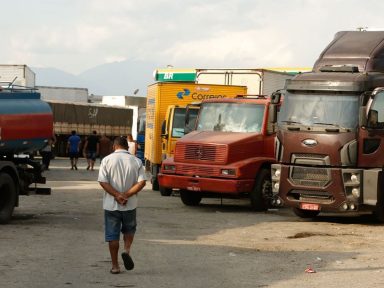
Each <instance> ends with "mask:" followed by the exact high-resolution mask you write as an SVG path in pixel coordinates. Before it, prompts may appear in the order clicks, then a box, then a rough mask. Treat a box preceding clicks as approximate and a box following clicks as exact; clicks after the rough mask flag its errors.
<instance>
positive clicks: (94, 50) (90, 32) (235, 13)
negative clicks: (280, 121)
mask: <svg viewBox="0 0 384 288" xmlns="http://www.w3.org/2000/svg"><path fill="white" fill-rule="evenodd" d="M180 4H181V3H180V2H179V1H177V0H143V1H133V0H109V1H108V2H107V4H106V1H105V0H89V1H77V0H51V1H48V0H36V1H27V0H14V1H8V2H7V3H3V4H2V10H3V11H11V10H12V9H14V8H15V7H18V10H17V13H18V14H17V20H15V18H14V15H13V13H3V14H4V15H3V16H2V22H3V26H2V27H0V33H1V34H2V42H3V43H6V45H2V46H1V47H0V63H16V64H17V63H25V64H29V65H31V66H45V67H56V68H60V69H63V70H65V71H68V72H73V73H79V72H81V71H84V70H87V69H89V68H92V67H94V66H97V65H100V64H103V63H105V62H111V61H112V62H113V61H122V60H125V59H131V60H143V61H144V60H145V61H152V62H156V63H159V62H162V63H165V64H169V63H171V64H173V65H176V66H182V65H185V66H188V67H197V68H201V67H205V68H207V67H208V68H210V66H211V65H212V66H213V65H214V66H216V67H218V66H220V67H229V66H233V67H235V66H236V67H260V66H276V65H277V66H281V65H290V66H303V65H304V66H310V65H312V64H313V62H314V61H315V60H316V58H317V57H318V55H319V54H320V52H321V50H322V49H323V48H324V47H325V45H326V44H327V43H328V42H329V41H330V40H331V39H332V37H333V35H334V33H335V32H336V31H339V30H353V29H356V28H357V27H360V26H363V27H366V26H367V27H382V26H383V25H382V23H381V19H380V17H377V11H381V10H382V8H384V2H382V1H379V0H366V1H360V0H322V1H318V0H316V1H315V0H290V1H286V0H274V1H267V0H236V1H233V0H210V1H206V0H183V1H182V5H180ZM31 12H32V13H31ZM15 21H17V22H16V23H15Z"/></svg>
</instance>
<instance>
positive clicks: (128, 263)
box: [121, 252, 135, 270]
mask: <svg viewBox="0 0 384 288" xmlns="http://www.w3.org/2000/svg"><path fill="white" fill-rule="evenodd" d="M121 258H123V261H124V267H125V269H127V270H132V269H133V268H134V267H135V264H134V263H133V260H132V258H131V256H129V254H128V253H127V252H123V253H121Z"/></svg>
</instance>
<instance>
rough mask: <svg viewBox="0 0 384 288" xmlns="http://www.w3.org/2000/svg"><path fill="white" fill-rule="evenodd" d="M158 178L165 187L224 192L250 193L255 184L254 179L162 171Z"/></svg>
mask: <svg viewBox="0 0 384 288" xmlns="http://www.w3.org/2000/svg"><path fill="white" fill-rule="evenodd" d="M158 179H159V184H160V186H162V187H165V188H176V189H185V190H189V191H195V192H212V193H223V194H240V193H249V192H251V191H252V189H253V186H254V184H255V180H254V179H219V178H202V177H190V176H182V175H175V174H162V173H159V174H158Z"/></svg>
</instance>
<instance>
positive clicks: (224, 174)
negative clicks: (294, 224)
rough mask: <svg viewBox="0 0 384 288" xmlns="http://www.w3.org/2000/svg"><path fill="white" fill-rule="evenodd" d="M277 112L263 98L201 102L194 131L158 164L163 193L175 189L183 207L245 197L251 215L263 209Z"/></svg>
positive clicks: (268, 195) (267, 194)
mask: <svg viewBox="0 0 384 288" xmlns="http://www.w3.org/2000/svg"><path fill="white" fill-rule="evenodd" d="M277 107H278V105H275V104H271V101H270V99H269V98H267V97H264V96H258V97H249V96H248V97H246V96H241V97H237V98H234V99H212V100H205V101H203V102H202V104H201V107H200V111H199V115H198V119H197V121H196V127H195V128H196V129H195V131H193V132H191V133H189V134H187V135H185V136H184V137H182V138H181V139H179V140H178V142H177V143H176V148H175V155H174V157H173V158H168V159H166V160H165V161H163V163H162V167H161V172H160V174H159V175H158V179H159V183H160V187H161V189H179V190H180V197H181V200H182V202H183V203H184V204H185V205H198V204H199V203H200V201H201V199H202V198H203V197H212V196H217V197H249V198H250V200H251V205H252V207H253V208H254V209H255V210H265V209H266V208H267V207H268V204H269V201H270V199H271V196H272V190H271V179H270V166H271V164H272V163H274V161H275V160H274V151H273V147H274V137H275V130H274V125H272V123H273V122H274V119H275V118H276V112H277Z"/></svg>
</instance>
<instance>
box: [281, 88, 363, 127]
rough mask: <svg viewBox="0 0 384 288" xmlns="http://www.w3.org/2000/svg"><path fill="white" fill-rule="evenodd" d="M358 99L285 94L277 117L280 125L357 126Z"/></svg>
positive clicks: (348, 96)
mask: <svg viewBox="0 0 384 288" xmlns="http://www.w3.org/2000/svg"><path fill="white" fill-rule="evenodd" d="M358 115H359V97H358V96H356V95H320V94H317V95H313V94H293V93H286V94H285V97H284V103H283V105H282V107H281V109H280V113H279V115H278V123H279V126H280V125H282V124H302V125H307V126H312V125H314V126H315V125H333V126H336V127H340V128H347V129H355V128H357V126H358V120H359V119H358Z"/></svg>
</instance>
